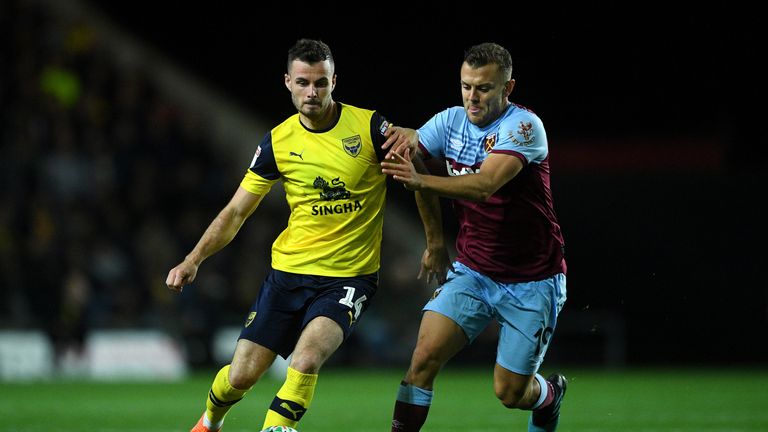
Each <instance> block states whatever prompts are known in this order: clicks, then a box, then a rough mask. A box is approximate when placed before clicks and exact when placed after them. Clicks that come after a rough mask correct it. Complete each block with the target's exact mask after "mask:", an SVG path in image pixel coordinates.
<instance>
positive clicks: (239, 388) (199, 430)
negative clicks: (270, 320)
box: [192, 339, 276, 432]
mask: <svg viewBox="0 0 768 432" xmlns="http://www.w3.org/2000/svg"><path fill="white" fill-rule="evenodd" d="M275 356H276V354H275V353H274V352H273V351H271V350H269V349H267V348H264V347H263V346H261V345H258V344H256V343H254V342H251V341H249V340H246V339H240V340H239V341H238V343H237V348H236V349H235V354H234V356H233V357H232V363H231V364H228V365H226V366H224V367H223V368H221V369H220V370H219V372H218V373H217V374H216V377H215V378H214V380H213V384H211V389H210V390H209V391H208V399H207V400H206V403H205V412H204V413H203V415H202V416H201V417H200V420H199V421H198V422H197V424H196V425H195V427H194V428H193V429H192V431H193V432H213V431H218V430H220V429H221V426H222V424H223V423H224V417H225V416H226V415H227V412H229V409H230V408H232V406H233V405H235V404H236V403H237V402H239V401H240V400H241V399H243V397H244V396H245V394H246V393H247V392H248V390H250V389H251V387H252V386H253V385H254V384H255V383H256V381H258V379H259V378H261V376H262V375H264V372H265V371H266V370H267V369H268V368H269V366H270V365H271V364H272V362H274V361H275Z"/></svg>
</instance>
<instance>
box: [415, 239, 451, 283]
mask: <svg viewBox="0 0 768 432" xmlns="http://www.w3.org/2000/svg"><path fill="white" fill-rule="evenodd" d="M449 269H450V270H451V271H453V264H452V263H451V260H450V258H449V256H448V250H447V249H446V248H445V247H440V248H436V249H430V248H426V249H424V254H423V255H422V256H421V269H420V270H419V276H418V277H417V278H418V279H421V278H422V277H424V276H426V278H427V283H431V282H432V279H434V280H435V281H437V283H438V284H439V285H442V284H444V283H445V280H446V277H447V275H448V270H449Z"/></svg>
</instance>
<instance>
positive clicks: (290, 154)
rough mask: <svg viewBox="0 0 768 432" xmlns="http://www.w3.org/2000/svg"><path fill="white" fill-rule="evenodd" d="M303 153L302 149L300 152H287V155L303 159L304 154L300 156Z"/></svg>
mask: <svg viewBox="0 0 768 432" xmlns="http://www.w3.org/2000/svg"><path fill="white" fill-rule="evenodd" d="M303 154H304V150H302V151H301V153H296V152H288V156H296V157H297V158H299V159H301V160H304V156H302V155H303Z"/></svg>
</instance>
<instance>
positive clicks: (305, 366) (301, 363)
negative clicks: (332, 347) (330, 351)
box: [291, 352, 324, 374]
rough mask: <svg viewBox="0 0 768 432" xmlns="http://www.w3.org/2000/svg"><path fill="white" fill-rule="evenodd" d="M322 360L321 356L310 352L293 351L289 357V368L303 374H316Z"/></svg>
mask: <svg viewBox="0 0 768 432" xmlns="http://www.w3.org/2000/svg"><path fill="white" fill-rule="evenodd" d="M323 360H324V359H323V356H321V355H317V354H313V353H312V352H303V353H294V354H293V357H292V358H291V368H293V369H295V370H297V371H299V372H301V373H304V374H316V373H318V372H319V371H320V367H321V366H322V365H323Z"/></svg>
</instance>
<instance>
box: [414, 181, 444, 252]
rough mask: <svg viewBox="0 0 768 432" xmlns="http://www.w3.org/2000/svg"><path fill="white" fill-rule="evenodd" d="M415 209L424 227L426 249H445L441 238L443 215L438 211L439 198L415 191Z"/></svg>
mask: <svg viewBox="0 0 768 432" xmlns="http://www.w3.org/2000/svg"><path fill="white" fill-rule="evenodd" d="M416 207H417V208H418V210H419V216H420V217H421V222H422V224H423V225H424V235H425V236H426V238H427V249H432V250H434V249H440V248H443V247H445V240H444V237H443V214H442V212H441V209H440V198H439V197H438V196H437V195H435V194H432V193H429V192H423V191H417V192H416Z"/></svg>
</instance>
